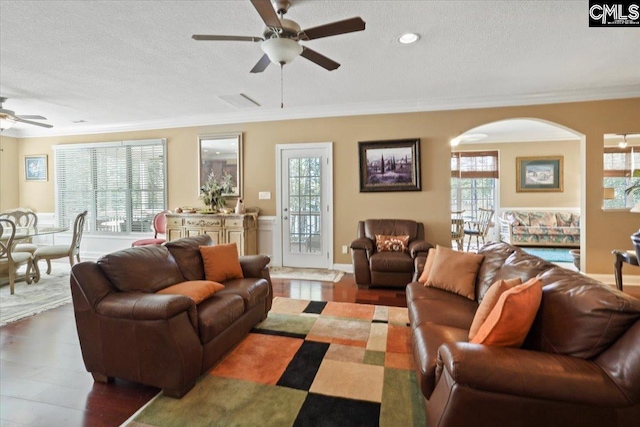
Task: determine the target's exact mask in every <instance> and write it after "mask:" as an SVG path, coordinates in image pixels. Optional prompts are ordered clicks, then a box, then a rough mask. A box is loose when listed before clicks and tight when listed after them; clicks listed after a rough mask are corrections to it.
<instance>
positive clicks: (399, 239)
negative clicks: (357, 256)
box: [376, 234, 409, 252]
mask: <svg viewBox="0 0 640 427" xmlns="http://www.w3.org/2000/svg"><path fill="white" fill-rule="evenodd" d="M408 246H409V236H408V235H406V234H405V235H403V236H387V235H384V234H376V250H377V251H378V252H406V251H407V247H408Z"/></svg>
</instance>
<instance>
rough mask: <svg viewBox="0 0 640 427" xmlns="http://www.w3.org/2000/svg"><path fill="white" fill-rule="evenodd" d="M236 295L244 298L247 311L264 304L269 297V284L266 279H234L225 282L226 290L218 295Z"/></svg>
mask: <svg viewBox="0 0 640 427" xmlns="http://www.w3.org/2000/svg"><path fill="white" fill-rule="evenodd" d="M226 294H235V295H239V296H240V297H242V299H243V301H244V304H245V306H246V310H250V309H252V308H253V307H255V306H256V305H257V304H259V303H263V302H264V300H265V299H266V298H267V297H268V296H269V282H267V281H266V280H265V279H256V278H250V279H232V280H227V281H226V282H224V289H223V290H221V291H219V292H218V295H226Z"/></svg>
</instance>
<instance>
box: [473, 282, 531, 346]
mask: <svg viewBox="0 0 640 427" xmlns="http://www.w3.org/2000/svg"><path fill="white" fill-rule="evenodd" d="M541 299H542V282H541V281H540V280H538V279H536V278H533V279H531V280H529V281H527V283H524V284H522V285H519V286H515V287H513V288H511V289H509V290H507V291H505V292H504V293H503V294H502V295H500V297H499V298H498V302H497V303H496V305H495V306H494V307H493V309H492V310H491V312H490V313H489V316H487V319H486V320H485V321H484V323H483V324H482V325H481V326H480V329H478V333H477V334H475V336H474V337H473V339H471V340H470V341H469V342H471V343H474V344H484V345H491V346H498V347H520V346H521V345H522V343H523V342H524V340H525V338H526V336H527V334H528V333H529V330H530V329H531V324H532V323H533V319H535V317H536V312H537V311H538V307H540V300H541Z"/></svg>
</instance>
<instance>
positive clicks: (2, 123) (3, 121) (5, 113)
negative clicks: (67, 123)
mask: <svg viewBox="0 0 640 427" xmlns="http://www.w3.org/2000/svg"><path fill="white" fill-rule="evenodd" d="M6 100H7V98H5V97H1V96H0V130H7V129H9V128H10V127H12V126H13V125H14V124H16V123H17V122H20V123H26V124H28V125H35V126H41V127H43V128H52V127H53V125H49V124H47V123H39V122H34V121H33V120H47V118H46V117H42V116H31V115H27V116H18V115H17V114H16V113H14V112H13V111H11V110H7V109H5V108H3V107H2V104H3V103H4V102H5V101H6Z"/></svg>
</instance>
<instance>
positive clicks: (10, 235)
mask: <svg viewBox="0 0 640 427" xmlns="http://www.w3.org/2000/svg"><path fill="white" fill-rule="evenodd" d="M15 235H16V224H15V223H14V222H13V221H11V220H10V219H6V218H0V277H8V278H9V290H10V292H11V294H12V295H13V292H14V288H15V282H16V272H17V271H18V268H20V267H21V266H22V265H26V266H27V270H26V272H25V280H26V282H27V284H31V269H32V268H33V255H31V254H30V253H29V252H13V239H14V237H15Z"/></svg>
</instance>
